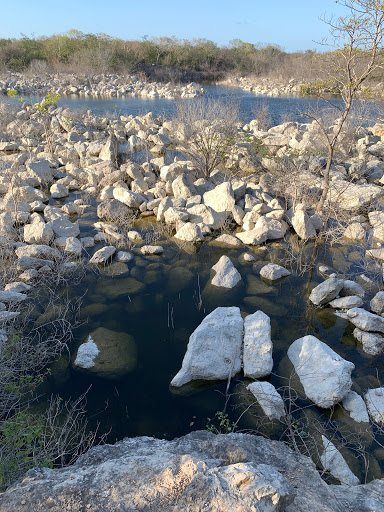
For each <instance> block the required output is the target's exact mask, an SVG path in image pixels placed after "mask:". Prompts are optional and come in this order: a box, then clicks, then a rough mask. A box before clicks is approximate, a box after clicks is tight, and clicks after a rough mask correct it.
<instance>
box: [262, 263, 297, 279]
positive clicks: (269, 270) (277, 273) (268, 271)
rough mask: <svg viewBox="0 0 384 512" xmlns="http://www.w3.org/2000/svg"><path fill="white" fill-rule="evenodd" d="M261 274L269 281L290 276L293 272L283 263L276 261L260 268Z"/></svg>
mask: <svg viewBox="0 0 384 512" xmlns="http://www.w3.org/2000/svg"><path fill="white" fill-rule="evenodd" d="M260 275H261V277H262V278H264V279H267V280H268V281H276V280H277V279H280V278H282V277H286V276H290V275H291V272H290V271H289V270H287V269H286V268H284V267H282V266H281V265H276V264H275V263H268V264H267V265H264V267H262V268H261V269H260Z"/></svg>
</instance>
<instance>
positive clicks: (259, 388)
mask: <svg viewBox="0 0 384 512" xmlns="http://www.w3.org/2000/svg"><path fill="white" fill-rule="evenodd" d="M247 389H248V391H250V392H251V393H252V395H253V396H254V397H255V398H256V400H257V402H258V403H259V405H260V407H261V408H262V409H263V412H264V414H265V415H266V416H267V417H268V418H269V419H270V420H279V419H280V418H283V417H284V416H285V415H286V411H285V407H284V401H283V399H282V398H281V396H280V395H279V393H278V392H277V391H276V388H275V387H274V386H273V385H272V384H271V383H269V382H252V384H249V385H248V386H247Z"/></svg>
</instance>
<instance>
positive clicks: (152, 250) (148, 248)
mask: <svg viewBox="0 0 384 512" xmlns="http://www.w3.org/2000/svg"><path fill="white" fill-rule="evenodd" d="M140 252H141V254H146V255H151V254H163V252H164V249H163V248H162V247H161V245H143V247H142V248H141V249H140Z"/></svg>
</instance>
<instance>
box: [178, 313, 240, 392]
mask: <svg viewBox="0 0 384 512" xmlns="http://www.w3.org/2000/svg"><path fill="white" fill-rule="evenodd" d="M242 335H243V319H242V318H241V315H240V309H239V308H237V307H229V308H216V309H215V310H214V311H212V313H210V314H209V315H207V316H206V317H205V318H204V320H203V321H202V322H201V324H200V325H199V326H198V327H197V329H195V331H194V332H193V333H192V335H191V337H190V338H189V343H188V347H187V352H186V354H185V356H184V359H183V364H182V368H181V370H180V371H179V372H178V374H177V375H176V376H175V377H174V378H173V379H172V382H171V386H174V387H180V386H183V385H184V384H187V383H188V382H191V381H194V380H224V379H228V377H229V376H231V377H234V376H235V375H236V374H237V373H239V372H240V370H241V346H242V337H243V336H242Z"/></svg>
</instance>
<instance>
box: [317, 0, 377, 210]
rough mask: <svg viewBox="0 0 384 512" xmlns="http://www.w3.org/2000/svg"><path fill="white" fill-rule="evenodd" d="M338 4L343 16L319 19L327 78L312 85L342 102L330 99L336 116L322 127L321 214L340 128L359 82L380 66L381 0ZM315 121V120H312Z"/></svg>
mask: <svg viewBox="0 0 384 512" xmlns="http://www.w3.org/2000/svg"><path fill="white" fill-rule="evenodd" d="M338 3H339V4H340V5H342V6H344V7H346V8H347V9H348V11H349V12H348V14H347V15H346V16H340V17H338V18H333V17H331V18H323V21H324V22H325V23H326V24H327V25H328V26H329V29H330V36H331V39H332V40H331V41H324V42H323V44H326V45H327V46H328V47H329V46H331V47H332V48H333V51H332V52H329V53H328V54H327V55H326V57H327V59H326V60H327V62H326V65H325V66H324V68H325V69H327V77H326V78H325V79H324V80H322V81H321V82H318V83H317V84H315V90H316V92H317V93H318V95H319V96H322V94H323V93H324V91H326V90H329V89H331V90H333V91H336V92H337V93H338V94H339V95H340V96H341V98H342V100H343V105H342V106H341V107H339V106H337V105H335V104H334V103H332V102H331V101H330V100H328V101H329V103H330V104H331V105H332V106H333V107H334V108H335V109H337V110H338V112H339V117H338V119H337V121H336V123H335V125H334V127H333V129H332V130H331V132H328V131H327V130H324V129H323V125H322V123H321V122H320V121H318V122H319V126H320V128H322V130H323V133H324V135H325V137H326V141H327V146H328V150H327V165H326V167H325V169H324V173H323V176H324V179H323V192H322V195H321V197H320V200H319V202H318V204H317V212H318V213H321V212H322V210H323V207H324V204H325V201H326V198H327V195H328V192H329V185H330V169H331V165H332V161H333V157H334V151H335V147H336V144H337V142H338V139H339V137H340V134H341V132H342V129H343V126H344V124H345V122H346V120H347V118H348V116H349V114H350V112H351V108H352V104H353V101H354V100H355V98H356V97H357V96H358V95H359V93H361V92H362V89H363V83H364V82H365V81H366V79H367V78H368V77H369V76H371V75H372V74H373V73H374V72H375V71H376V70H377V69H378V68H380V67H381V64H382V55H381V53H380V50H381V49H382V48H383V37H384V5H383V2H382V1H381V0H339V1H338ZM315 120H316V119H315Z"/></svg>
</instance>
